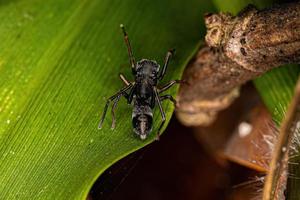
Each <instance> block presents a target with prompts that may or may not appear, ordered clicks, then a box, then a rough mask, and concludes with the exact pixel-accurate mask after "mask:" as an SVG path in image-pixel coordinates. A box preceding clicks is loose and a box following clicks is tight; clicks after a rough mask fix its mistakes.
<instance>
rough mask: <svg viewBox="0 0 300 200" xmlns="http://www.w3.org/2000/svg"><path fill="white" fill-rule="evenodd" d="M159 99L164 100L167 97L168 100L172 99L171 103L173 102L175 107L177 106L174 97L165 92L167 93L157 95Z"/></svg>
mask: <svg viewBox="0 0 300 200" xmlns="http://www.w3.org/2000/svg"><path fill="white" fill-rule="evenodd" d="M159 99H160V101H164V100H166V99H169V100H170V101H172V103H173V104H174V106H175V107H177V102H176V100H175V99H174V97H172V96H171V95H169V94H167V95H163V96H160V97H159Z"/></svg>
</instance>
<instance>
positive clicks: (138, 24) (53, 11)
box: [0, 0, 212, 199]
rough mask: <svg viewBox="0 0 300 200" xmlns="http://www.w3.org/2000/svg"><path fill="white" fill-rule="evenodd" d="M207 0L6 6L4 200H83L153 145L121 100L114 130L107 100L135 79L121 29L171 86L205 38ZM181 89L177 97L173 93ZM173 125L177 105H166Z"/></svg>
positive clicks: (2, 31) (1, 73)
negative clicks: (137, 131)
mask: <svg viewBox="0 0 300 200" xmlns="http://www.w3.org/2000/svg"><path fill="white" fill-rule="evenodd" d="M208 11H212V5H210V3H209V2H206V1H203V0H200V1H199V0H188V1H185V2H183V1H181V0H174V1H172V2H170V1H167V0H163V1H161V0H143V1H142V0H125V1H115V0H101V1H88V0H49V1H41V0H0V19H1V22H0V41H1V42H0V124H1V126H0V156H1V159H0V180H1V181H0V199H85V198H86V196H87V193H88V192H89V189H90V188H91V186H92V184H93V182H94V181H95V180H96V179H97V177H98V176H99V175H100V174H101V173H102V172H103V171H104V170H105V169H107V168H108V167H109V166H110V165H112V164H113V163H114V162H116V161H117V160H119V159H120V158H122V157H124V156H126V155H128V154H129V153H131V152H133V151H135V150H137V149H139V148H141V147H143V146H145V145H146V144H148V143H150V142H152V141H153V140H154V138H155V130H156V129H157V127H158V125H159V121H160V115H159V112H158V110H155V116H154V121H155V128H154V131H153V132H152V135H151V136H150V137H149V138H148V139H147V140H146V141H141V140H140V139H139V138H137V137H136V136H135V135H134V134H133V132H132V127H131V109H132V108H131V106H129V105H127V104H126V101H124V100H121V101H120V103H119V106H118V108H117V112H116V118H117V126H116V129H115V130H111V129H110V124H111V115H110V111H109V112H108V113H107V114H108V115H107V119H106V120H105V123H104V127H103V129H102V130H98V129H97V126H98V123H99V118H100V115H101V114H102V111H103V108H104V104H105V101H106V99H107V98H108V97H109V96H111V95H112V94H114V93H115V92H117V91H118V89H119V88H121V87H123V84H122V82H121V81H120V80H119V78H118V73H120V72H122V73H124V74H125V76H126V77H127V78H128V79H130V80H132V79H133V77H132V75H131V70H130V67H129V62H128V57H127V50H126V47H125V44H124V41H123V37H122V33H121V30H120V28H119V25H120V24H121V23H123V24H124V25H125V27H126V28H127V31H128V34H129V37H130V40H131V44H132V47H133V51H134V54H135V56H136V58H137V60H139V59H141V58H149V59H155V60H157V61H158V62H159V63H160V64H162V63H163V60H164V57H165V55H166V53H167V50H168V49H170V48H176V55H175V57H174V58H173V59H172V61H171V63H170V66H169V68H168V70H167V76H166V78H165V79H164V81H163V82H164V83H166V82H168V81H169V80H171V79H178V78H180V76H181V73H182V71H183V68H184V66H185V65H186V63H187V61H188V59H189V58H190V57H191V56H192V55H193V53H194V52H195V50H196V48H197V47H198V44H199V41H200V39H201V34H202V36H203V34H204V26H203V20H202V19H203V17H202V16H203V12H208ZM175 91H176V89H173V90H171V91H170V93H171V94H173V95H175ZM164 108H165V111H166V113H167V119H168V120H169V119H170V117H171V114H172V112H173V109H174V108H173V105H172V104H171V103H164Z"/></svg>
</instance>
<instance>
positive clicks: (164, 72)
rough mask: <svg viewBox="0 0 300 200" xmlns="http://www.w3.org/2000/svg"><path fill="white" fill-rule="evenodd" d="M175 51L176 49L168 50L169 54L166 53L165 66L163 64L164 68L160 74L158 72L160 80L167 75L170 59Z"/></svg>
mask: <svg viewBox="0 0 300 200" xmlns="http://www.w3.org/2000/svg"><path fill="white" fill-rule="evenodd" d="M174 52H175V50H174V49H172V50H169V51H168V53H167V55H166V58H165V63H164V66H163V68H162V69H161V70H160V71H159V74H158V80H162V79H163V77H164V76H165V74H166V71H167V67H168V64H169V61H170V59H171V57H172V55H173V54H174Z"/></svg>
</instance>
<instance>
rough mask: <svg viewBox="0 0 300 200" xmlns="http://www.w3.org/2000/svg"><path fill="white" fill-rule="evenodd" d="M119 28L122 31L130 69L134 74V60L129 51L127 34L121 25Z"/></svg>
mask: <svg viewBox="0 0 300 200" xmlns="http://www.w3.org/2000/svg"><path fill="white" fill-rule="evenodd" d="M120 28H121V29H122V31H123V35H124V41H125V44H126V46H127V50H128V56H129V61H130V65H131V69H132V72H133V74H135V71H136V67H135V58H134V56H133V53H132V49H131V45H130V42H129V38H128V35H127V32H126V30H125V27H124V25H123V24H120Z"/></svg>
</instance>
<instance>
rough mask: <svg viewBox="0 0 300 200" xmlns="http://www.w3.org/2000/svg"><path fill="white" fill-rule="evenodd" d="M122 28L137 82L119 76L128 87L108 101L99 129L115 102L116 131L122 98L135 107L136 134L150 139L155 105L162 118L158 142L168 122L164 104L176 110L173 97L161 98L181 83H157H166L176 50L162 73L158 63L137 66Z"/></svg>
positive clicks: (113, 108)
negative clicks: (117, 109)
mask: <svg viewBox="0 0 300 200" xmlns="http://www.w3.org/2000/svg"><path fill="white" fill-rule="evenodd" d="M120 27H121V29H122V31H123V34H124V40H125V43H126V46H127V49H128V54H129V60H130V64H131V69H132V74H133V75H134V77H135V80H134V82H130V81H128V80H127V79H126V78H125V77H124V75H123V74H120V75H119V76H120V79H121V80H122V81H123V82H124V84H125V85H126V86H125V87H123V88H122V89H121V90H119V91H118V92H117V93H116V94H115V95H113V96H111V97H109V98H108V100H107V102H106V105H105V107H104V111H103V115H102V117H101V120H100V123H99V126H98V128H99V129H100V128H101V127H102V124H103V121H104V118H105V115H106V111H107V108H108V106H109V103H110V102H112V101H113V105H112V110H111V112H112V125H111V127H112V128H114V127H115V124H116V120H115V113H114V111H115V108H116V106H117V103H118V101H119V100H120V98H121V96H123V97H125V98H126V99H127V102H128V104H132V105H133V111H132V126H133V131H134V132H135V133H136V134H137V135H138V136H139V137H140V138H141V139H142V140H144V139H146V137H147V135H148V134H149V133H150V132H151V130H152V122H153V114H152V111H153V109H154V107H155V105H158V107H159V110H160V113H161V117H162V122H161V124H160V126H159V128H158V131H157V138H158V136H159V135H160V131H161V128H162V127H163V125H164V123H165V121H166V116H165V112H164V109H163V107H162V104H161V102H162V101H163V100H166V99H169V100H170V101H172V102H173V104H174V105H175V106H176V100H175V99H174V98H173V97H172V96H171V95H161V93H162V92H164V91H166V90H168V89H169V88H170V87H172V86H173V85H174V84H176V83H181V81H180V80H173V81H170V82H169V83H167V84H166V85H164V86H162V87H158V86H157V85H158V83H159V82H160V81H161V80H162V79H163V77H164V75H165V74H166V70H167V66H168V63H169V60H170V58H171V56H172V55H173V53H174V50H170V51H168V53H167V55H166V58H165V63H164V65H163V67H162V69H160V66H159V64H157V62H156V61H153V60H148V59H142V60H141V61H139V62H135V58H134V56H133V53H132V50H131V46H130V43H129V39H128V35H127V33H126V31H125V28H124V26H123V25H122V24H121V25H120Z"/></svg>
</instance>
